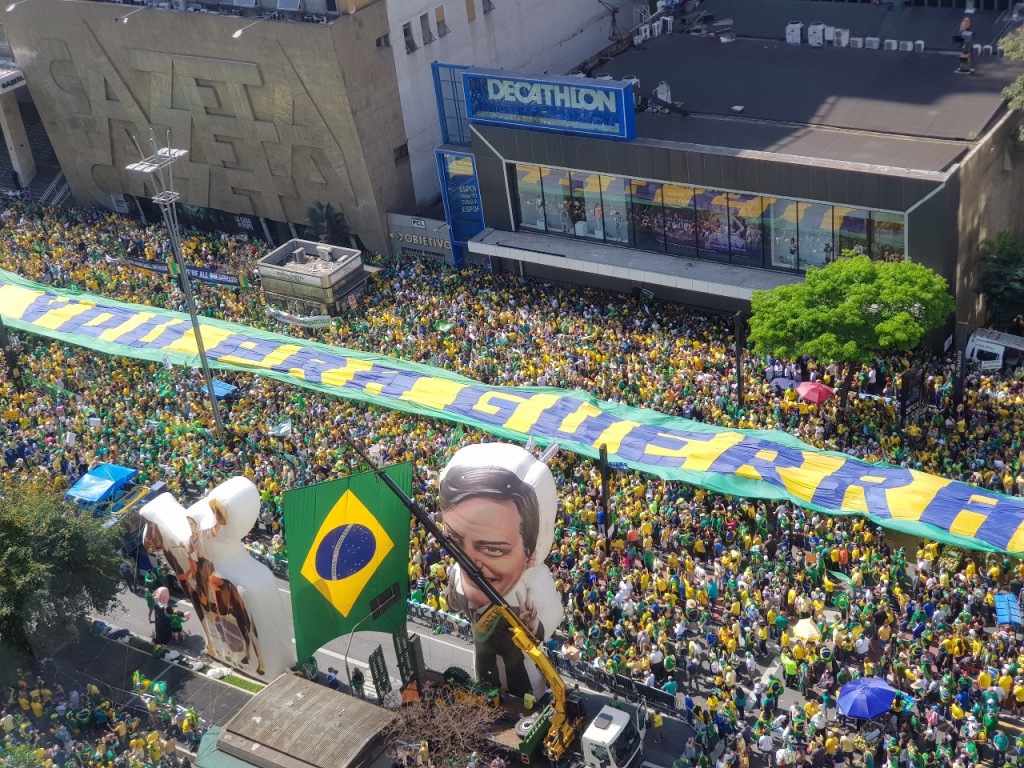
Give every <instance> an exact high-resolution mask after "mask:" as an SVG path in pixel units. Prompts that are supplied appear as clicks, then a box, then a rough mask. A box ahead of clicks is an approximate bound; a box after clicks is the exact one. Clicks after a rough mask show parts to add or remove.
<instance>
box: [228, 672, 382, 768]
mask: <svg viewBox="0 0 1024 768" xmlns="http://www.w3.org/2000/svg"><path fill="white" fill-rule="evenodd" d="M393 717H394V715H392V714H391V713H390V712H388V711H387V710H385V709H383V708H381V707H378V706H375V705H373V704H370V703H368V702H365V701H362V700H361V699H357V698H355V697H353V696H347V695H346V694H344V693H339V692H338V691H332V690H331V689H330V688H328V687H327V686H325V685H319V684H318V683H314V682H311V681H309V680H303V679H302V678H300V677H297V676H296V675H291V674H283V675H281V676H280V677H279V678H277V680H275V681H274V682H272V683H271V684H270V685H268V686H267V687H266V688H264V689H263V690H262V691H260V692H259V693H258V694H256V696H254V697H252V699H251V700H250V701H249V702H248V703H247V704H246V705H245V706H244V707H242V709H241V711H240V712H239V713H238V714H237V715H235V716H234V717H233V718H231V720H230V721H229V722H228V724H227V725H225V726H224V730H223V731H222V732H221V735H220V739H219V741H218V749H220V750H221V751H223V752H226V753H228V754H230V755H234V756H235V757H241V758H243V759H245V760H246V761H247V762H255V761H254V759H253V758H259V762H258V764H259V765H263V766H287V768H304V767H305V766H315V768H336V767H337V766H339V765H346V764H347V763H349V762H350V761H352V760H354V759H355V758H356V757H357V756H359V754H360V753H361V752H362V751H363V750H364V749H365V748H366V746H367V745H368V744H370V743H371V742H372V741H373V740H374V739H375V738H376V737H377V735H378V734H379V733H380V732H381V731H382V730H383V729H384V728H385V727H386V726H387V725H388V724H389V723H390V722H391V720H392V719H393Z"/></svg>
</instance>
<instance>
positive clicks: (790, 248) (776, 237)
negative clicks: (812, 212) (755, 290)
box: [764, 198, 799, 269]
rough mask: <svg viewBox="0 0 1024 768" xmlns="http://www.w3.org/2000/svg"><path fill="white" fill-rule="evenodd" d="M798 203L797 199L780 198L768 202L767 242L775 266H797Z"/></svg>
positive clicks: (766, 217) (766, 215) (766, 219)
mask: <svg viewBox="0 0 1024 768" xmlns="http://www.w3.org/2000/svg"><path fill="white" fill-rule="evenodd" d="M796 222H797V205H796V201H795V200H786V199H784V198H780V199H778V200H772V202H771V203H769V204H768V207H767V209H766V210H765V215H764V226H765V242H766V243H767V245H768V249H767V250H768V253H769V255H770V256H771V264H772V266H773V267H790V268H792V269H795V268H796V265H797V261H796V258H797V249H798V247H799V246H798V245H797V226H796Z"/></svg>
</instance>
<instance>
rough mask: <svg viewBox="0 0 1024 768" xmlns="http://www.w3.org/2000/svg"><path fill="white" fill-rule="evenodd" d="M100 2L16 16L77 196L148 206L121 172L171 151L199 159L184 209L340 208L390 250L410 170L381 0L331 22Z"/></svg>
mask: <svg viewBox="0 0 1024 768" xmlns="http://www.w3.org/2000/svg"><path fill="white" fill-rule="evenodd" d="M132 10H135V9H133V8H132V7H131V6H122V5H115V4H112V3H110V4H108V3H100V2H80V1H78V0H30V2H27V3H24V4H21V5H19V6H18V8H16V9H15V10H14V11H12V12H11V13H8V14H6V15H5V19H4V28H5V30H6V32H7V36H8V39H9V40H10V42H11V45H12V47H13V49H14V53H15V55H16V56H17V58H18V61H19V62H20V63H21V65H22V68H23V70H24V73H25V77H26V80H27V82H28V87H29V89H30V90H31V92H32V97H33V100H34V101H35V103H36V105H37V107H38V109H39V113H40V115H41V117H42V120H43V123H44V125H45V126H46V130H47V132H48V134H49V136H50V139H51V141H52V142H53V146H54V149H55V151H56V153H57V157H58V159H59V160H60V163H61V166H62V168H63V169H64V172H65V174H66V175H67V178H68V181H69V182H70V184H71V189H72V191H73V193H74V194H75V197H76V198H77V199H78V200H79V201H81V202H83V203H92V204H98V205H104V206H107V207H110V206H111V202H110V195H111V194H112V193H118V192H128V193H131V194H134V195H152V194H153V190H152V187H151V186H150V185H148V184H147V185H146V186H145V187H144V186H143V184H144V182H143V180H142V179H141V178H139V177H136V176H134V175H129V174H128V173H127V172H126V171H125V170H124V167H125V166H126V165H127V164H128V163H131V162H134V161H136V160H138V159H139V153H138V151H137V150H136V149H135V147H134V145H133V142H132V137H133V136H134V137H137V139H138V140H139V141H140V143H142V144H143V149H144V151H146V153H147V154H148V153H149V148H148V146H146V145H147V144H148V137H149V131H150V126H151V125H152V127H153V128H154V129H155V131H156V135H157V138H158V141H159V142H160V144H161V145H164V144H165V143H166V136H167V131H168V130H170V132H171V144H172V145H173V146H174V147H177V148H183V149H188V150H189V153H190V155H189V157H188V159H187V161H182V162H179V163H178V164H177V165H176V166H175V168H174V172H175V183H176V188H177V189H178V191H179V192H180V193H181V198H182V201H183V202H184V203H186V204H191V205H199V206H206V207H211V208H217V209H221V210H225V211H229V212H232V213H244V214H250V215H256V216H262V217H265V218H268V219H273V220H276V221H290V222H294V223H304V222H305V220H306V208H307V207H308V206H310V205H312V204H313V203H314V202H317V201H324V202H332V203H334V204H335V206H337V207H340V208H341V209H342V210H344V212H345V214H346V215H347V216H348V218H349V222H350V224H351V226H352V228H353V230H354V231H355V232H357V233H358V234H359V235H360V236H361V237H362V238H363V240H364V242H365V243H366V245H367V246H368V247H370V248H372V249H377V250H383V249H384V248H386V241H387V226H386V219H385V216H386V213H387V211H388V210H390V209H392V208H400V207H408V205H409V204H411V201H412V184H411V178H410V175H409V171H408V164H407V163H406V164H399V165H396V164H395V162H394V150H395V148H397V147H399V146H401V145H402V144H404V143H405V132H404V128H403V124H402V116H401V109H400V106H399V100H398V87H397V78H396V75H395V70H394V64H393V62H392V61H390V60H388V59H386V58H384V57H380V56H377V55H376V50H375V45H374V40H375V39H376V38H377V37H379V36H380V35H382V34H385V33H386V32H387V29H388V20H387V12H386V8H385V3H384V2H377V3H373V4H370V5H368V6H366V7H364V8H362V9H361V10H359V11H358V12H357V13H355V14H354V15H347V16H342V17H341V18H339V19H337V20H336V21H334V22H333V23H332V24H330V25H314V24H303V23H289V22H280V21H267V22H264V23H260V24H257V25H256V26H254V27H252V28H251V29H247V30H245V32H244V33H243V34H242V35H241V36H240V37H238V38H233V37H232V34H233V33H234V32H235V31H236V30H238V29H239V28H241V27H243V26H245V25H246V24H248V23H251V22H252V21H253V20H254V19H245V18H238V17H232V16H217V15H208V14H194V13H185V12H181V11H175V10H162V9H157V8H147V9H145V10H141V11H139V12H137V13H134V14H132V16H131V17H130V18H128V19H127V20H126V21H124V22H123V21H122V18H123V16H124V14H125V13H127V12H129V11H132Z"/></svg>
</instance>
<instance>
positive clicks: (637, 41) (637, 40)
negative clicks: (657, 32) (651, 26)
mask: <svg viewBox="0 0 1024 768" xmlns="http://www.w3.org/2000/svg"><path fill="white" fill-rule="evenodd" d="M646 39H647V38H646V37H644V36H643V35H633V45H635V46H636V47H637V48H639V47H640V46H642V45H643V44H644V40H646ZM580 77H586V75H584V74H582V73H580Z"/></svg>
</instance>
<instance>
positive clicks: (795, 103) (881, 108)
mask: <svg viewBox="0 0 1024 768" xmlns="http://www.w3.org/2000/svg"><path fill="white" fill-rule="evenodd" d="M772 1H773V2H774V0H772ZM806 4H807V5H813V6H814V7H817V6H818V5H819V3H806ZM957 63H958V62H957V59H956V57H955V56H954V55H951V54H946V53H928V52H925V53H906V52H900V51H883V50H866V49H861V50H857V49H852V48H834V47H825V48H811V47H809V46H806V45H800V46H791V45H786V44H785V43H783V42H779V41H775V40H752V39H738V40H736V41H735V42H731V43H722V42H720V41H719V40H718V38H717V37H698V36H694V35H686V34H672V35H662V36H661V37H656V38H653V39H652V40H649V41H647V42H646V43H645V44H644V47H643V48H642V49H636V48H632V49H630V50H628V51H626V52H625V53H622V54H620V55H619V56H617V57H616V58H614V59H612V60H611V61H610V62H608V63H607V64H606V65H605V66H604V67H602V68H601V71H602V72H608V73H609V74H611V75H612V76H613V77H615V78H617V79H621V78H624V77H627V76H635V77H638V78H639V79H640V88H641V89H642V90H644V91H648V92H651V91H653V90H654V89H655V88H656V87H657V85H658V83H659V82H660V81H662V80H664V81H665V82H667V83H668V84H669V85H670V86H671V88H672V100H673V101H675V102H682V103H683V106H684V107H685V108H686V109H687V110H689V111H690V112H694V113H698V114H700V113H708V114H712V115H724V116H733V117H735V116H736V113H734V112H733V111H732V107H734V106H737V105H738V106H742V107H743V112H742V113H741V114H740V117H741V118H743V119H744V120H745V121H746V122H747V123H748V124H749V126H750V127H749V130H750V131H752V132H755V133H754V135H756V131H758V130H760V127H759V124H758V123H757V122H756V121H768V122H771V123H778V124H789V125H797V126H802V125H820V126H830V127H834V128H841V129H845V130H849V131H863V132H870V133H875V134H897V135H904V136H911V137H921V138H938V139H961V140H974V139H976V138H978V137H980V136H981V135H982V134H983V132H984V131H985V128H986V126H988V125H989V123H990V122H991V121H992V119H993V118H994V117H995V115H996V114H997V113H999V111H1000V110H1001V108H1002V104H1003V97H1002V94H1001V91H1002V89H1003V88H1004V87H1005V86H1007V85H1009V84H1010V83H1011V82H1013V80H1015V79H1016V78H1017V76H1018V75H1020V74H1021V73H1024V67H1021V66H1020V65H1016V64H1011V63H1009V62H1006V61H1004V60H1003V59H996V58H979V59H977V60H976V62H975V72H974V73H973V74H969V75H967V74H957V73H956V69H957ZM662 117H663V118H664V119H665V120H667V121H673V122H677V123H678V121H679V118H678V117H677V116H676V115H671V114H670V115H664V116H662ZM773 130H774V132H775V133H776V134H777V133H778V129H777V127H773Z"/></svg>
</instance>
